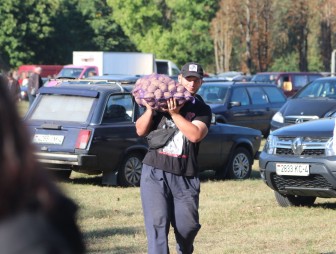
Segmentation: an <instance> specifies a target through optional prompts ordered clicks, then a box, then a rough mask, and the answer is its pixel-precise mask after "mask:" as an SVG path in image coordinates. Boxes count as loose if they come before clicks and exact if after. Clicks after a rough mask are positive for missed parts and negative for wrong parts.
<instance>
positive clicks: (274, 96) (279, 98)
mask: <svg viewBox="0 0 336 254" xmlns="http://www.w3.org/2000/svg"><path fill="white" fill-rule="evenodd" d="M263 89H264V91H265V93H266V94H267V97H268V100H269V101H270V102H272V103H276V102H285V101H286V97H285V96H284V95H283V94H282V93H281V91H279V89H277V88H275V87H263Z"/></svg>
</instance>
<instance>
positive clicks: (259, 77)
mask: <svg viewBox="0 0 336 254" xmlns="http://www.w3.org/2000/svg"><path fill="white" fill-rule="evenodd" d="M276 77H277V74H275V73H267V74H266V73H263V74H262V73H260V74H255V75H254V76H253V77H252V79H251V81H255V82H271V83H275V82H276Z"/></svg>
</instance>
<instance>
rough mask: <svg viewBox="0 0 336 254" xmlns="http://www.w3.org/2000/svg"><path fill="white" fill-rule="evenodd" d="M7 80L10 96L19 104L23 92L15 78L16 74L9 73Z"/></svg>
mask: <svg viewBox="0 0 336 254" xmlns="http://www.w3.org/2000/svg"><path fill="white" fill-rule="evenodd" d="M7 79H8V89H9V92H10V95H11V96H12V98H13V100H14V101H15V102H18V101H19V99H20V92H21V89H20V84H19V81H18V80H17V79H16V78H15V77H14V72H12V71H9V72H8V73H7Z"/></svg>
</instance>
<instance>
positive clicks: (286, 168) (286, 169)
mask: <svg viewBox="0 0 336 254" xmlns="http://www.w3.org/2000/svg"><path fill="white" fill-rule="evenodd" d="M276 173H277V175H286V176H309V164H303V163H301V164H300V163H276Z"/></svg>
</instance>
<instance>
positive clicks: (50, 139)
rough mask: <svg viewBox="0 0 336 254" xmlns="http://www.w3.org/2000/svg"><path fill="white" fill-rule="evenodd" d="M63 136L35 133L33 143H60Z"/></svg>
mask: <svg viewBox="0 0 336 254" xmlns="http://www.w3.org/2000/svg"><path fill="white" fill-rule="evenodd" d="M63 140H64V136H62V135H44V134H35V135H34V139H33V143H35V144H50V145H62V143H63Z"/></svg>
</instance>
